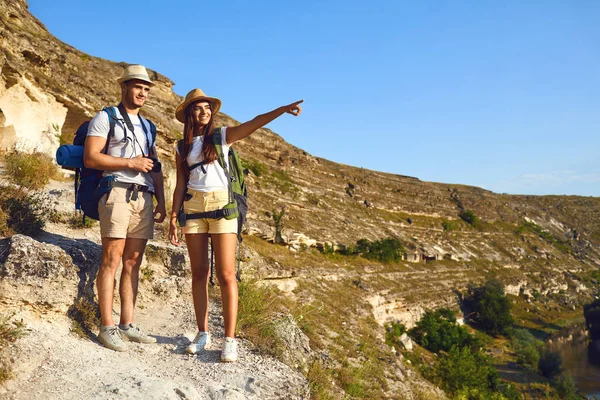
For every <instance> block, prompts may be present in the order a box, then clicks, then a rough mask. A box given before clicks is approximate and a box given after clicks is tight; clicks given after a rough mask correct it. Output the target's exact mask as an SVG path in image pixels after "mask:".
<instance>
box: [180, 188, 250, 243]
mask: <svg viewBox="0 0 600 400" xmlns="http://www.w3.org/2000/svg"><path fill="white" fill-rule="evenodd" d="M188 193H189V194H191V195H192V198H191V199H190V200H188V201H186V202H184V203H183V209H184V211H185V213H186V214H192V213H200V212H205V211H214V210H218V209H221V208H223V207H224V206H225V205H227V203H229V193H228V191H227V190H223V191H217V192H197V191H195V190H191V189H188ZM237 231H238V220H237V218H235V219H225V218H221V219H214V218H199V219H190V220H187V221H186V222H185V227H184V228H183V233H185V234H193V233H215V234H216V233H235V234H237Z"/></svg>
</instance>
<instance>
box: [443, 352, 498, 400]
mask: <svg viewBox="0 0 600 400" xmlns="http://www.w3.org/2000/svg"><path fill="white" fill-rule="evenodd" d="M436 375H437V376H438V377H439V378H440V379H441V381H442V382H441V385H442V388H443V389H444V391H446V392H448V393H450V394H453V395H454V394H456V393H457V392H459V391H461V390H462V391H465V390H467V391H472V390H475V391H480V392H484V393H489V392H490V391H494V390H496V389H497V388H498V384H499V383H500V378H499V376H498V372H497V371H496V369H495V368H494V367H493V366H492V364H491V362H490V360H489V358H488V357H487V356H485V355H484V354H482V353H480V352H479V351H476V352H473V351H471V349H470V348H468V347H458V346H454V347H452V349H450V352H449V353H448V354H444V355H443V356H442V357H441V358H440V361H439V363H438V365H437V368H436ZM483 398H489V396H484V397H483Z"/></svg>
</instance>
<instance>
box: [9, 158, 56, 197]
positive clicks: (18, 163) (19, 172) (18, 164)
mask: <svg viewBox="0 0 600 400" xmlns="http://www.w3.org/2000/svg"><path fill="white" fill-rule="evenodd" d="M4 162H5V167H6V170H7V172H8V179H9V180H10V181H11V182H12V183H14V184H17V185H19V186H23V187H24V188H27V189H31V190H38V189H41V188H43V187H44V186H46V185H47V184H48V182H49V181H50V178H52V177H53V176H54V175H55V174H56V172H57V170H56V165H55V164H54V163H53V161H52V158H50V156H48V155H47V154H44V153H40V152H34V153H22V152H19V151H16V150H12V151H11V152H9V153H8V154H6V155H5V156H4Z"/></svg>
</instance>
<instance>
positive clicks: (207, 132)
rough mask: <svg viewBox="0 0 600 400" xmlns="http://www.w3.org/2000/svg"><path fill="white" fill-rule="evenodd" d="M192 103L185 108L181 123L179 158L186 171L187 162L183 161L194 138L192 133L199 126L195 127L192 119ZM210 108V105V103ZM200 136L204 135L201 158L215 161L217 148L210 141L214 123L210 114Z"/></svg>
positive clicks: (206, 160)
mask: <svg viewBox="0 0 600 400" xmlns="http://www.w3.org/2000/svg"><path fill="white" fill-rule="evenodd" d="M194 104H195V103H192V104H190V105H189V106H187V107H186V109H185V123H184V124H183V149H182V150H183V151H182V152H181V154H180V156H181V160H182V161H183V165H184V166H185V167H186V171H187V172H189V170H188V168H189V166H188V164H187V162H185V160H186V158H187V156H188V154H189V153H190V149H191V148H192V141H193V140H194V133H195V132H196V130H197V129H198V128H200V127H196V123H195V121H194V115H193V111H192V110H193V108H194ZM211 110H212V105H211ZM201 129H202V132H201V135H200V136H204V140H203V143H204V144H203V145H202V153H201V156H202V160H204V161H205V162H206V163H211V162H213V161H215V160H216V159H217V157H218V155H217V148H216V147H215V145H214V143H213V141H212V135H213V132H214V130H215V123H214V120H213V116H212V115H211V116H210V121H209V122H208V124H207V125H206V126H204V127H203V128H201Z"/></svg>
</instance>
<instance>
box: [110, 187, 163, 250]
mask: <svg viewBox="0 0 600 400" xmlns="http://www.w3.org/2000/svg"><path fill="white" fill-rule="evenodd" d="M130 197H131V193H127V189H125V188H121V187H114V188H112V190H111V191H110V193H108V194H107V195H104V196H102V198H101V199H100V201H99V202H98V214H99V216H100V235H101V236H102V237H103V238H104V237H109V238H117V239H126V238H132V239H152V238H153V237H154V220H153V216H152V214H153V213H154V206H153V204H152V194H151V193H148V192H139V194H138V198H137V200H132V199H131V198H130ZM127 199H129V202H128V201H127Z"/></svg>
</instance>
